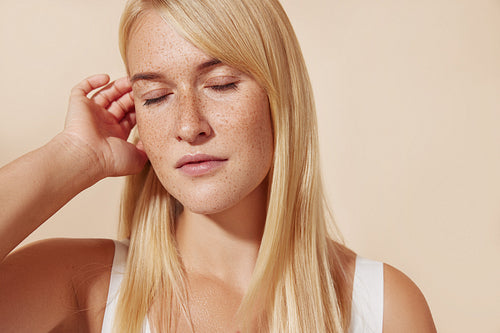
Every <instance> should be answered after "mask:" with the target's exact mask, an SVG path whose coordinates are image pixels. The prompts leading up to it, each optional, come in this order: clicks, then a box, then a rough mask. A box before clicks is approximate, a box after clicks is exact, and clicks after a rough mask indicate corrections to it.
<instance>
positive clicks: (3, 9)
mask: <svg viewBox="0 0 500 333" xmlns="http://www.w3.org/2000/svg"><path fill="white" fill-rule="evenodd" d="M123 2H124V1H123V0H106V1H98V0H87V1H67V0H44V1H8V2H7V1H1V2H0V45H1V53H0V73H1V79H0V99H1V102H2V110H1V115H2V120H1V121H0V164H5V163H7V162H8V161H10V160H12V159H14V158H16V157H17V156H19V155H20V154H22V153H24V152H27V151H29V150H31V149H34V148H36V147H38V146H39V145H41V144H43V143H44V142H46V141H48V140H49V139H50V138H51V137H52V136H53V135H54V134H55V133H57V132H58V131H60V130H61V128H62V125H63V121H64V115H65V110H66V107H67V99H68V93H69V90H70V88H71V87H72V86H73V85H74V84H75V83H76V82H78V81H80V80H81V79H82V78H83V77H85V76H88V75H90V74H93V73H100V72H107V73H109V74H111V76H112V77H114V78H117V77H119V76H121V75H123V73H124V70H123V68H122V64H121V61H120V58H119V54H118V48H117V25H118V20H119V15H120V12H121V8H122V6H123ZM305 3H306V2H305V1H303V0H302V1H301V0H284V1H283V4H284V6H285V8H286V10H287V11H288V13H289V15H290V18H291V20H292V22H293V24H294V26H295V28H296V31H297V34H298V37H299V39H300V41H301V43H302V47H303V50H304V54H305V57H306V61H307V63H308V66H309V69H310V73H311V76H312V80H313V85H314V90H315V94H316V99H317V105H318V117H319V123H320V136H321V137H320V139H321V148H322V158H323V160H322V161H323V167H324V177H325V181H326V185H327V188H328V192H329V193H328V194H329V197H330V199H331V203H332V206H333V209H334V213H335V217H336V219H337V222H338V224H339V225H340V227H341V229H342V231H343V232H344V235H345V238H346V241H347V243H348V245H349V246H350V247H352V248H353V249H354V250H355V251H357V252H358V253H360V254H361V255H363V256H367V257H370V258H374V259H378V260H383V261H385V262H388V263H391V264H393V265H394V266H396V267H398V268H400V269H402V270H403V271H404V272H406V273H407V274H408V275H409V276H410V277H412V279H413V280H414V281H415V282H416V283H417V284H418V285H419V286H420V288H421V289H422V290H423V292H424V293H425V295H426V297H427V299H428V302H429V304H430V307H431V309H432V312H433V315H434V319H435V322H436V325H437V327H438V330H439V331H440V332H495V333H499V332H500V319H498V313H499V311H500V286H499V284H500V265H499V260H498V255H499V254H500V2H499V1H498V0H495V1H494V0H474V1H472V0H468V1H466V0H432V1H431V0H423V1H414V0H411V1H410V0H380V1H371V0H351V1H347V0H344V1H340V0H333V1H332V0H329V1H328V0H308V1H307V5H305ZM121 184H122V180H121V179H107V180H104V181H102V182H100V183H99V184H97V185H96V186H94V187H93V188H91V189H88V190H86V191H85V192H84V193H81V194H80V195H79V196H78V197H77V198H75V199H74V200H73V201H71V202H70V203H69V204H68V205H67V206H66V207H64V208H63V209H62V210H61V211H60V212H58V213H57V214H56V215H55V216H54V217H53V218H51V220H50V221H49V222H47V223H46V224H45V225H43V226H42V227H41V228H40V229H39V230H37V231H36V232H35V233H34V234H33V235H32V236H31V237H30V238H29V241H32V240H35V239H40V238H45V237H114V235H115V229H116V225H117V224H116V222H117V217H118V214H117V212H118V204H119V193H120V187H121Z"/></svg>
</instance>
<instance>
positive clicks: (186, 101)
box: [127, 12, 273, 214]
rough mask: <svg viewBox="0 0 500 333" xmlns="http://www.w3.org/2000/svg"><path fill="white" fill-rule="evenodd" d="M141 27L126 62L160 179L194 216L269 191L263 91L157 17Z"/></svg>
mask: <svg viewBox="0 0 500 333" xmlns="http://www.w3.org/2000/svg"><path fill="white" fill-rule="evenodd" d="M136 24H137V26H136V29H135V31H134V32H133V34H132V36H131V38H130V40H129V48H128V51H127V60H128V66H129V72H130V76H131V78H132V81H133V85H132V87H133V92H134V100H135V108H136V114H137V125H138V128H139V135H140V137H141V140H142V141H143V143H144V148H145V150H146V153H147V155H148V157H149V159H150V161H151V164H152V166H153V168H154V170H155V171H156V174H157V175H158V177H159V179H160V181H161V182H162V184H163V186H164V187H165V188H166V189H167V191H168V192H169V193H171V194H172V195H173V196H174V197H175V198H176V199H177V200H179V202H181V203H182V204H183V205H184V208H185V209H188V210H190V211H192V212H195V213H200V214H211V213H217V212H221V211H223V210H226V209H228V208H231V207H233V206H234V205H236V204H237V203H238V202H240V201H241V200H243V199H244V198H246V197H247V196H248V195H249V194H250V193H252V192H253V191H256V190H257V189H258V188H259V186H260V187H262V186H265V185H264V183H263V180H264V179H265V177H266V175H267V173H268V172H269V169H270V167H271V163H272V156H273V135H272V127H271V119H270V112H269V103H268V99H267V95H266V93H265V91H264V90H263V89H262V88H261V87H260V86H259V85H258V84H257V82H256V81H255V80H254V79H253V78H252V77H250V76H248V75H245V74H243V73H241V72H240V71H238V70H236V69H234V68H231V67H229V66H227V65H224V64H223V63H220V62H218V61H217V60H216V59H213V58H211V57H210V56H208V55H207V54H205V53H204V52H202V51H201V50H199V49H198V48H196V47H195V46H193V45H192V44H190V43H189V42H187V41H186V40H185V39H183V38H182V37H181V36H180V35H178V34H177V33H176V32H175V31H174V30H173V29H172V28H171V27H170V26H169V25H168V24H166V23H165V21H163V20H162V19H161V18H160V17H159V16H158V15H157V14H156V13H154V12H150V13H148V14H146V16H145V17H144V18H143V19H142V20H140V21H139V22H138V23H136ZM261 192H262V193H266V191H261Z"/></svg>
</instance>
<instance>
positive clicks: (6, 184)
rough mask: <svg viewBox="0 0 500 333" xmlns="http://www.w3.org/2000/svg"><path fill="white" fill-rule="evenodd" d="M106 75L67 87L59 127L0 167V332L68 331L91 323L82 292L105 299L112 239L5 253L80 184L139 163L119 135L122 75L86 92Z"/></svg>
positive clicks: (130, 122) (125, 119) (139, 154)
mask: <svg viewBox="0 0 500 333" xmlns="http://www.w3.org/2000/svg"><path fill="white" fill-rule="evenodd" d="M108 81H109V77H108V76H107V75H96V76H93V77H90V78H88V79H86V80H84V81H82V82H81V83H80V84H78V85H77V86H75V88H73V90H72V93H71V98H70V102H69V111H68V115H67V119H66V125H65V128H64V130H63V131H62V132H61V133H60V134H58V135H57V136H56V137H55V138H54V139H53V140H51V141H50V142H49V143H47V144H46V145H44V146H43V147H41V148H39V149H37V150H35V151H33V152H30V153H28V154H26V155H24V156H22V157H21V158H19V159H17V160H16V161H14V162H12V163H10V164H8V165H6V166H5V167H3V168H2V169H0V331H1V332H48V331H51V330H52V329H55V328H56V327H72V328H75V329H68V331H75V330H76V329H79V328H82V327H85V325H90V323H93V321H92V322H89V321H86V320H85V319H82V318H84V316H86V315H85V314H84V313H90V312H92V311H97V310H98V309H97V310H96V309H94V308H92V307H91V306H90V309H89V305H88V304H86V303H85V302H83V303H82V300H85V299H86V295H88V294H92V295H93V296H92V297H93V299H99V297H104V299H103V300H102V302H101V304H104V302H105V290H106V288H107V281H109V267H110V264H111V262H112V258H113V251H114V250H113V249H114V245H113V243H112V242H109V241H102V240H100V241H99V240H79V241H78V240H48V241H41V242H37V243H34V244H30V245H28V246H26V247H23V248H22V249H20V250H19V251H15V252H13V253H10V252H12V250H13V249H14V247H15V246H17V245H18V244H19V243H20V242H21V241H22V240H23V239H24V238H25V237H26V236H28V235H29V234H30V233H31V232H33V231H34V230H35V229H36V228H37V227H38V226H40V225H41V224H42V223H44V222H45V221H46V220H47V219H48V218H49V217H50V216H51V215H52V214H54V213H55V212H56V211H57V210H58V209H59V208H60V207H62V206H63V205H64V204H65V203H67V202H68V201H69V200H71V198H72V197H74V196H75V195H77V194H78V193H79V192H81V191H82V190H84V189H85V188H87V187H89V186H91V185H92V184H94V183H96V182H97V181H99V180H101V179H103V178H105V177H108V176H119V175H126V174H132V173H136V172H139V171H140V170H141V169H142V168H143V166H144V164H145V163H146V160H147V157H146V155H145V153H144V152H143V151H142V150H141V149H140V148H138V147H136V146H134V145H133V144H131V143H128V142H127V141H126V139H127V137H128V135H129V133H130V130H131V129H132V127H133V126H135V112H134V104H133V100H132V96H131V87H130V83H129V81H128V79H126V78H124V79H120V80H117V81H115V82H113V83H110V84H108V85H107V86H105V87H104V88H102V89H101V90H100V91H99V92H97V93H96V94H95V95H94V96H93V97H92V98H88V97H87V95H88V94H89V93H90V92H91V91H92V90H94V89H97V88H100V87H103V86H104V85H106V84H107V83H108ZM96 267H97V268H96ZM89 269H90V270H91V272H90V273H89V272H88V270H89ZM106 276H107V277H106ZM85 285H88V287H84V288H82V286H85ZM96 286H100V287H96ZM96 295H97V296H96ZM84 310H85V311H84ZM87 310H89V311H90V312H89V311H87ZM94 317H95V316H94ZM94 321H95V320H94ZM94 324H95V323H94ZM97 326H98V324H97Z"/></svg>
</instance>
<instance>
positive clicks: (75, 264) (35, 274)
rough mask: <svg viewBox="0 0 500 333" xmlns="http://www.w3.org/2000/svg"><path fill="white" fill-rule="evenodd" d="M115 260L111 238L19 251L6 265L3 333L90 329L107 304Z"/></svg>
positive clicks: (2, 271) (2, 267)
mask: <svg viewBox="0 0 500 333" xmlns="http://www.w3.org/2000/svg"><path fill="white" fill-rule="evenodd" d="M113 257H114V243H113V241H112V240H107V239H67V238H57V239H47V240H42V241H38V242H34V243H31V244H28V245H26V246H24V247H22V248H20V249H17V250H16V251H14V252H13V253H11V254H10V255H8V256H7V258H6V259H5V260H4V261H3V262H2V263H1V264H0V294H2V298H1V300H0V323H1V325H0V328H2V329H0V331H3V329H6V331H16V332H42V331H45V332H46V331H60V330H61V329H63V330H64V329H66V330H71V329H72V328H74V327H76V328H79V329H80V328H81V327H83V326H86V327H87V328H90V327H89V325H90V326H93V323H92V322H88V314H89V309H91V308H92V307H94V308H97V307H96V305H95V304H97V303H101V302H102V303H103V304H104V303H105V301H106V297H107V286H108V282H109V276H110V271H111V265H112V262H113ZM93 315H96V313H93ZM23 318H30V321H26V320H23ZM63 327H64V328H63ZM9 329H10V330H9ZM91 331H92V330H91Z"/></svg>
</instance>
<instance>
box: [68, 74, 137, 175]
mask: <svg viewBox="0 0 500 333" xmlns="http://www.w3.org/2000/svg"><path fill="white" fill-rule="evenodd" d="M108 82H109V76H107V75H104V74H100V75H94V76H91V77H89V78H87V79H85V80H83V81H82V82H80V83H79V84H77V85H76V86H75V87H74V88H73V89H72V90H71V97H70V101H69V110H68V114H67V117H66V124H65V129H64V131H63V132H62V133H61V135H62V136H63V137H64V138H65V140H66V141H67V143H69V145H68V147H70V149H72V150H73V153H76V154H77V155H78V157H79V158H87V159H90V160H89V163H91V164H92V165H93V166H94V167H96V168H99V170H94V172H95V173H96V174H98V175H99V177H102V178H104V177H107V176H122V175H127V174H134V173H137V172H139V171H140V170H141V169H142V168H143V167H144V164H145V163H146V161H147V156H146V154H145V153H144V151H143V150H142V149H141V145H138V146H135V145H133V144H131V143H129V142H127V141H126V140H127V138H128V136H129V134H130V131H131V130H132V128H133V127H134V126H135V124H136V120H135V109H134V101H133V97H132V88H131V85H130V82H129V80H128V78H126V77H124V78H121V79H118V80H116V81H114V82H111V83H109V84H108ZM106 84H107V85H106ZM105 85H106V86H105ZM98 88H101V89H100V90H99V91H98V92H96V93H95V94H94V95H93V96H92V97H91V98H89V97H88V95H89V94H90V93H91V92H92V91H93V90H95V89H98Z"/></svg>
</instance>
